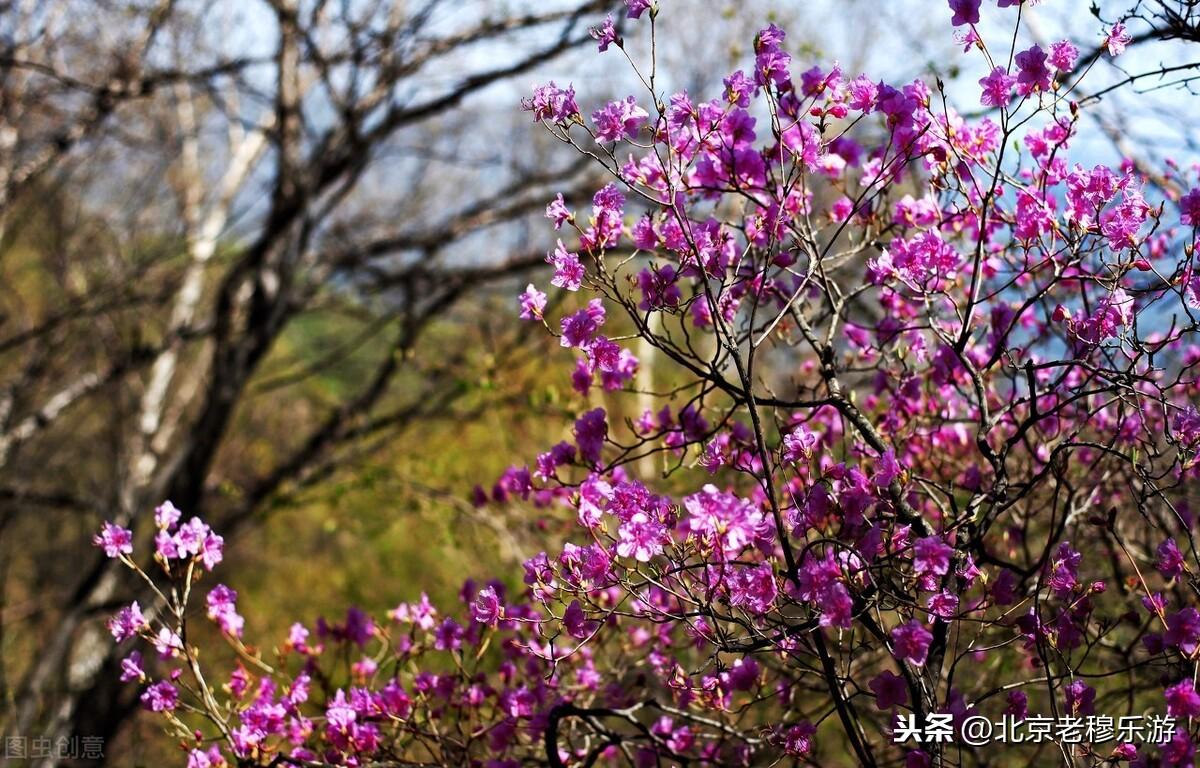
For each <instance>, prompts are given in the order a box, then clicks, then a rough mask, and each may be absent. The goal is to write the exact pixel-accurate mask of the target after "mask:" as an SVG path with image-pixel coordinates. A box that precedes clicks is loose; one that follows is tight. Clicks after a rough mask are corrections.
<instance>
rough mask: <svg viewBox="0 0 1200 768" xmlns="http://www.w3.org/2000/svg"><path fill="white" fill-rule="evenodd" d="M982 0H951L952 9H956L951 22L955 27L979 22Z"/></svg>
mask: <svg viewBox="0 0 1200 768" xmlns="http://www.w3.org/2000/svg"><path fill="white" fill-rule="evenodd" d="M980 2H981V0H950V10H952V11H954V15H953V16H952V17H951V18H950V24H951V25H953V26H955V27H961V26H963V25H964V24H978V23H979V5H980Z"/></svg>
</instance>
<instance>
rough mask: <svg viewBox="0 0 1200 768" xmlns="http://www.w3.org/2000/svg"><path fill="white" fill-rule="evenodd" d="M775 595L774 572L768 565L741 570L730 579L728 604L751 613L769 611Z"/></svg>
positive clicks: (776, 592)
mask: <svg viewBox="0 0 1200 768" xmlns="http://www.w3.org/2000/svg"><path fill="white" fill-rule="evenodd" d="M777 594H778V589H777V587H776V584H775V571H774V569H772V568H771V565H770V564H769V563H763V564H761V565H758V566H755V567H753V568H741V569H739V570H738V571H737V572H736V573H735V575H734V577H733V578H732V579H730V585H729V602H730V603H732V604H733V605H736V606H739V607H741V608H745V609H746V610H748V611H750V612H751V613H757V614H763V613H766V612H767V611H769V610H770V609H771V606H772V605H773V604H774V603H775V597H776V595H777Z"/></svg>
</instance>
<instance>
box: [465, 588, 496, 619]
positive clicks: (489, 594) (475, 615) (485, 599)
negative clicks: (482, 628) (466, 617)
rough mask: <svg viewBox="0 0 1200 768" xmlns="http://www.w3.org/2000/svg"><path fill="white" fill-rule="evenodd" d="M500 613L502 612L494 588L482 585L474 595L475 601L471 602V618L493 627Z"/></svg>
mask: <svg viewBox="0 0 1200 768" xmlns="http://www.w3.org/2000/svg"><path fill="white" fill-rule="evenodd" d="M501 613H503V609H502V607H501V605H500V597H499V596H498V595H497V594H496V589H495V588H494V587H484V588H483V589H481V590H479V593H478V594H477V595H475V601H474V602H472V603H471V618H472V619H474V620H475V621H477V622H479V623H480V624H484V625H487V626H489V627H494V626H496V623H497V622H498V621H499V620H500V615H501Z"/></svg>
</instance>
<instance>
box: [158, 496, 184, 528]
mask: <svg viewBox="0 0 1200 768" xmlns="http://www.w3.org/2000/svg"><path fill="white" fill-rule="evenodd" d="M181 514H182V513H181V512H180V511H179V510H178V509H177V508H176V507H175V505H174V504H172V503H171V502H169V501H164V502H163V503H162V504H159V505H158V506H157V507H155V508H154V524H155V525H156V526H158V527H159V528H162V529H164V530H171V529H172V528H174V527H175V525H176V524H177V523H178V522H179V517H180V515H181Z"/></svg>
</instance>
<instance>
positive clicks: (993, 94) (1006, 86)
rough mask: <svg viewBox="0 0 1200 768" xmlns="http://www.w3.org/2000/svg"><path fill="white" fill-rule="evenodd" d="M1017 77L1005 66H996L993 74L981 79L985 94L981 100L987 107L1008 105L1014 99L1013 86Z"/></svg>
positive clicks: (980, 83) (980, 82)
mask: <svg viewBox="0 0 1200 768" xmlns="http://www.w3.org/2000/svg"><path fill="white" fill-rule="evenodd" d="M1016 82H1017V79H1016V78H1015V77H1013V76H1011V75H1010V74H1008V70H1006V69H1005V68H1004V67H996V68H995V69H993V70H992V72H991V74H989V75H988V76H987V77H985V78H983V79H981V80H980V81H979V85H980V86H982V87H983V94H982V95H981V96H980V97H979V102H980V103H981V104H983V106H985V107H1007V106H1008V104H1009V102H1010V101H1012V88H1013V85H1014V84H1016Z"/></svg>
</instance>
